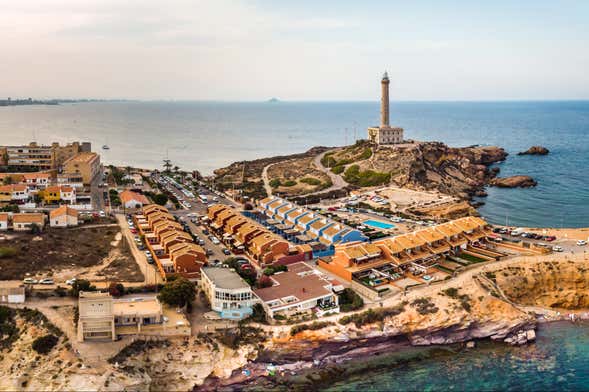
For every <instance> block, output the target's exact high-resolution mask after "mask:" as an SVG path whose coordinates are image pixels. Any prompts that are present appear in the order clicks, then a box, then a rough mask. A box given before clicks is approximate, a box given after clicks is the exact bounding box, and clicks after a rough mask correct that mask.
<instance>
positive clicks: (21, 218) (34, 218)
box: [12, 213, 45, 224]
mask: <svg viewBox="0 0 589 392" xmlns="http://www.w3.org/2000/svg"><path fill="white" fill-rule="evenodd" d="M12 221H13V222H14V223H39V224H44V223H45V214H41V213H20V214H13V215H12Z"/></svg>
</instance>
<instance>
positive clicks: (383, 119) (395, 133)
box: [368, 72, 403, 145]
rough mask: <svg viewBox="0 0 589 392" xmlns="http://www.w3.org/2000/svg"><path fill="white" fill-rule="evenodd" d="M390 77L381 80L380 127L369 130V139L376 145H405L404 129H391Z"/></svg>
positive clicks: (386, 76) (383, 77)
mask: <svg viewBox="0 0 589 392" xmlns="http://www.w3.org/2000/svg"><path fill="white" fill-rule="evenodd" d="M389 84H390V81H389V75H388V73H387V72H385V73H384V75H382V79H381V80H380V125H379V126H375V127H370V128H368V139H369V140H370V141H371V142H372V143H374V144H376V145H381V144H399V143H403V128H401V127H391V125H390V122H389Z"/></svg>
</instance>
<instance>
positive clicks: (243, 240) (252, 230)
mask: <svg viewBox="0 0 589 392" xmlns="http://www.w3.org/2000/svg"><path fill="white" fill-rule="evenodd" d="M208 219H209V221H210V222H211V229H212V230H214V231H215V232H216V233H217V234H219V236H220V237H221V238H223V242H224V243H225V244H226V245H227V246H228V247H230V248H232V249H233V250H234V251H236V252H237V253H239V252H240V251H241V252H246V253H247V254H248V255H250V256H251V257H252V258H253V259H254V262H255V263H257V264H258V265H260V266H262V267H263V266H266V265H271V264H274V263H281V264H288V263H292V262H295V261H301V260H306V259H310V258H311V257H312V254H311V252H310V250H308V249H306V248H302V247H300V246H298V245H293V244H291V243H290V242H289V241H287V240H285V239H284V238H283V237H281V236H279V235H276V234H275V233H273V232H272V231H270V230H268V229H267V228H265V227H264V226H262V225H261V224H259V223H258V222H256V221H254V220H253V219H250V218H247V217H245V216H243V215H242V214H241V213H240V212H239V211H237V210H235V209H234V208H232V207H229V206H226V205H222V204H214V205H212V206H209V208H208Z"/></svg>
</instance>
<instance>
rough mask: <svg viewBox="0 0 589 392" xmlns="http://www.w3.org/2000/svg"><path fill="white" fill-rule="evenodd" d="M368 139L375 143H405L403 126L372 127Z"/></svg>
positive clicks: (369, 129)
mask: <svg viewBox="0 0 589 392" xmlns="http://www.w3.org/2000/svg"><path fill="white" fill-rule="evenodd" d="M368 139H369V140H370V141H371V142H372V143H375V144H400V143H403V128H401V127H389V126H382V127H370V128H368Z"/></svg>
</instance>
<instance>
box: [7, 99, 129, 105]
mask: <svg viewBox="0 0 589 392" xmlns="http://www.w3.org/2000/svg"><path fill="white" fill-rule="evenodd" d="M125 101H129V100H127V99H87V98H86V99H33V98H23V99H18V98H17V99H12V98H10V97H8V98H7V99H0V106H25V105H59V104H62V103H84V102H125Z"/></svg>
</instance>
